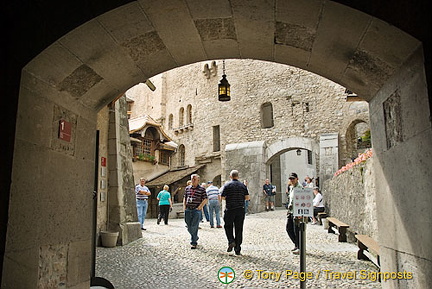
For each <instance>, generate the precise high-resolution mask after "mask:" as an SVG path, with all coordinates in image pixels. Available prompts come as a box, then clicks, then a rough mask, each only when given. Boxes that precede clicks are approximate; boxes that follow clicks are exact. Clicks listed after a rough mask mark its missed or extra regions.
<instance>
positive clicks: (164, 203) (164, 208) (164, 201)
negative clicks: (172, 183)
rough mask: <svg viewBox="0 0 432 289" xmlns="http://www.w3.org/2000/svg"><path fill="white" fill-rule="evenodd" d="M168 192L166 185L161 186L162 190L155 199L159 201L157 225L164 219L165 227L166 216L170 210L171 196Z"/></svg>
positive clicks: (166, 222)
mask: <svg viewBox="0 0 432 289" xmlns="http://www.w3.org/2000/svg"><path fill="white" fill-rule="evenodd" d="M168 190H169V186H168V185H165V186H163V190H162V191H160V192H159V194H158V195H157V197H156V199H157V200H158V201H159V215H158V219H157V224H158V225H159V223H160V221H161V220H162V219H164V223H165V225H168V216H169V212H170V209H172V201H171V194H170V192H169V191H168Z"/></svg>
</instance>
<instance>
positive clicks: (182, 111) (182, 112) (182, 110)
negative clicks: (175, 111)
mask: <svg viewBox="0 0 432 289" xmlns="http://www.w3.org/2000/svg"><path fill="white" fill-rule="evenodd" d="M183 124H184V108H183V107H181V108H180V111H179V127H182V126H183Z"/></svg>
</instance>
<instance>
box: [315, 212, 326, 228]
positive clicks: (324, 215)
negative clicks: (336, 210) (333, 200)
mask: <svg viewBox="0 0 432 289" xmlns="http://www.w3.org/2000/svg"><path fill="white" fill-rule="evenodd" d="M327 217H328V215H327V213H326V212H321V213H318V216H317V221H318V224H320V225H322V219H325V218H327Z"/></svg>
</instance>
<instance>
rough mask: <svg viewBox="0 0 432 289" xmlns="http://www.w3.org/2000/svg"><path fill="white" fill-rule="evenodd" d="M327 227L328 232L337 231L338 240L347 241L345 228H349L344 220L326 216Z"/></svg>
mask: <svg viewBox="0 0 432 289" xmlns="http://www.w3.org/2000/svg"><path fill="white" fill-rule="evenodd" d="M327 221H328V224H329V227H328V232H329V233H336V232H337V233H339V242H346V241H347V235H346V233H347V229H348V228H349V225H347V224H345V223H344V222H341V221H339V220H338V219H336V218H332V217H328V218H327Z"/></svg>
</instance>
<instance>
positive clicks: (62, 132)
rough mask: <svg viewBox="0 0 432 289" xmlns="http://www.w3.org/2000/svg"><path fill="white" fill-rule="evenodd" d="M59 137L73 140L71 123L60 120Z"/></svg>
mask: <svg viewBox="0 0 432 289" xmlns="http://www.w3.org/2000/svg"><path fill="white" fill-rule="evenodd" d="M58 137H59V139H61V140H64V141H66V142H70V141H71V137H72V126H71V123H70V122H68V121H66V120H64V119H61V120H60V122H59V136H58Z"/></svg>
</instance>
